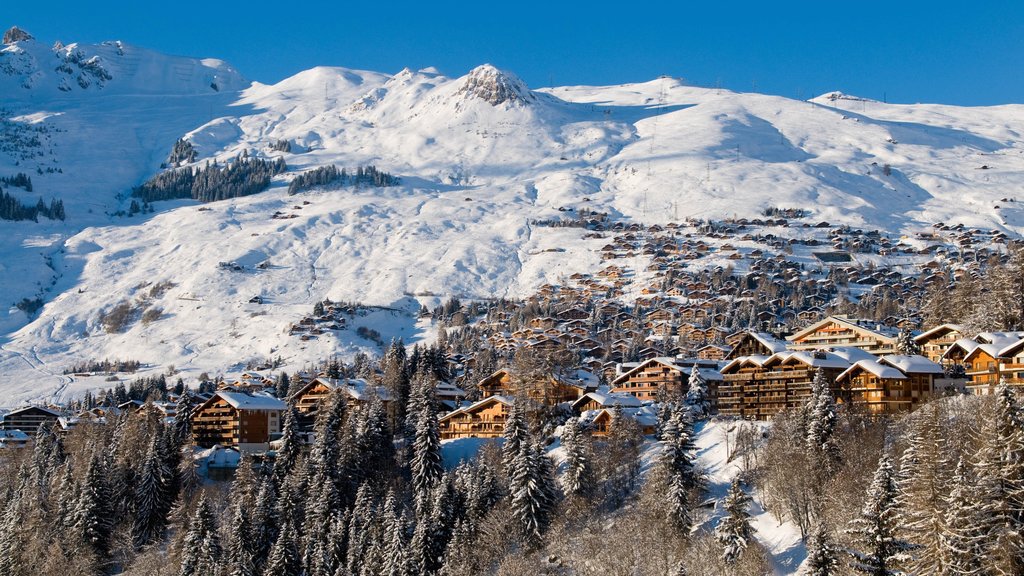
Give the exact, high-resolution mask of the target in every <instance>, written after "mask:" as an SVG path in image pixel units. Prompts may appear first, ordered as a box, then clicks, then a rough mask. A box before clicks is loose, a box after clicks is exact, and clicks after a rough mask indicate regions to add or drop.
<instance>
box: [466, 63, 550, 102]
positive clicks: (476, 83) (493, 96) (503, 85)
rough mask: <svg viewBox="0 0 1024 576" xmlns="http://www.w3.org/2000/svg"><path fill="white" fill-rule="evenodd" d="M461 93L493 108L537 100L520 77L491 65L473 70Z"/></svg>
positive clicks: (484, 65) (467, 77)
mask: <svg viewBox="0 0 1024 576" xmlns="http://www.w3.org/2000/svg"><path fill="white" fill-rule="evenodd" d="M459 93H460V94H465V95H466V96H473V97H476V98H480V99H481V100H483V101H484V102H487V103H488V104H490V105H491V106H497V105H499V104H504V103H505V102H511V103H513V104H527V103H528V102H529V101H530V100H535V99H536V97H535V96H534V95H533V93H532V92H530V89H529V88H527V87H526V83H525V82H523V81H522V80H520V79H519V77H517V76H516V75H515V74H512V73H511V72H506V71H504V70H500V69H498V68H496V67H495V66H493V65H491V64H483V65H481V66H477V67H476V68H474V69H472V70H471V71H470V72H469V74H468V75H467V76H466V81H465V82H464V83H463V85H462V87H461V88H460V89H459Z"/></svg>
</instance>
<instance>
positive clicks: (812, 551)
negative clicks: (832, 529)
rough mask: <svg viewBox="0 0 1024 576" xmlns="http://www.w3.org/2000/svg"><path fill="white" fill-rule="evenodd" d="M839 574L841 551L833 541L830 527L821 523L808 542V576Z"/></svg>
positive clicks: (833, 575)
mask: <svg viewBox="0 0 1024 576" xmlns="http://www.w3.org/2000/svg"><path fill="white" fill-rule="evenodd" d="M839 573H840V568H839V549H838V547H837V546H836V545H835V543H834V542H833V541H832V537H831V535H830V534H829V531H828V527H827V526H826V525H825V523H824V522H819V523H818V525H817V526H816V527H815V528H814V532H813V533H812V534H811V538H810V540H809V541H808V542H807V572H806V576H835V575H836V574H839Z"/></svg>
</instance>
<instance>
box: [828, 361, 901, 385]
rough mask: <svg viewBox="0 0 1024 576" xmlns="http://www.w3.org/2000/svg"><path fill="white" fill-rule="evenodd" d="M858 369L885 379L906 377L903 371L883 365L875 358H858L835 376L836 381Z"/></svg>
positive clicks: (843, 378)
mask: <svg viewBox="0 0 1024 576" xmlns="http://www.w3.org/2000/svg"><path fill="white" fill-rule="evenodd" d="M859 370H863V371H865V372H870V373H872V374H874V375H875V376H877V377H879V378H885V379H887V380H906V379H907V377H906V375H905V374H903V372H900V371H899V370H897V369H896V368H893V367H892V366H885V365H883V364H881V363H880V362H878V361H877V360H858V361H856V362H854V364H853V366H850V367H849V368H847V369H846V370H844V371H843V373H842V374H840V375H839V376H837V377H836V382H838V381H840V380H845V379H846V378H848V377H850V376H852V375H853V374H854V373H856V372H857V371H859Z"/></svg>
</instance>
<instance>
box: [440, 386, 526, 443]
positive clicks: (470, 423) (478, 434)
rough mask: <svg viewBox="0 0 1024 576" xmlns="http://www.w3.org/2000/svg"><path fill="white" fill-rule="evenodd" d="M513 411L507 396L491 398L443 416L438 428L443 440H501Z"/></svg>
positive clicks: (510, 400)
mask: <svg viewBox="0 0 1024 576" xmlns="http://www.w3.org/2000/svg"><path fill="white" fill-rule="evenodd" d="M511 409H512V399H511V398H509V397H507V396H490V397H488V398H484V399H483V400H480V401H479V402H476V403H474V404H471V405H469V406H466V407H464V408H459V409H457V410H453V411H452V412H449V413H447V414H445V415H444V416H442V417H441V418H440V420H439V421H438V426H439V429H440V433H441V439H442V440H453V439H456V438H500V437H501V435H502V434H503V433H504V432H505V420H506V419H507V418H508V413H509V411H510V410H511Z"/></svg>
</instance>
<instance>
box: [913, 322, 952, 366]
mask: <svg viewBox="0 0 1024 576" xmlns="http://www.w3.org/2000/svg"><path fill="white" fill-rule="evenodd" d="M963 337H964V333H963V328H962V327H960V326H959V325H957V324H942V325H941V326H936V327H935V328H932V329H930V330H927V331H925V332H923V333H922V334H919V335H917V336H915V337H914V341H915V342H917V345H918V346H920V347H921V355H922V356H924V357H925V358H927V359H929V360H931V361H932V362H939V363H940V364H941V363H942V360H943V355H945V354H946V351H947V350H949V348H950V346H952V345H953V343H954V342H956V341H957V340H960V339H961V338H963Z"/></svg>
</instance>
